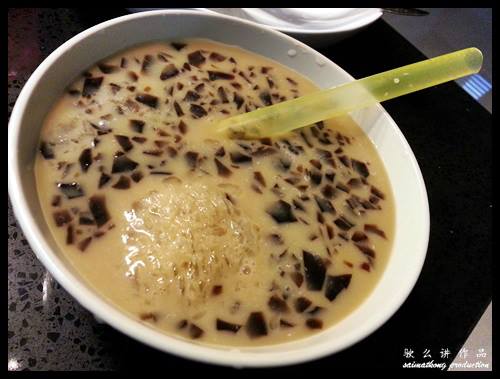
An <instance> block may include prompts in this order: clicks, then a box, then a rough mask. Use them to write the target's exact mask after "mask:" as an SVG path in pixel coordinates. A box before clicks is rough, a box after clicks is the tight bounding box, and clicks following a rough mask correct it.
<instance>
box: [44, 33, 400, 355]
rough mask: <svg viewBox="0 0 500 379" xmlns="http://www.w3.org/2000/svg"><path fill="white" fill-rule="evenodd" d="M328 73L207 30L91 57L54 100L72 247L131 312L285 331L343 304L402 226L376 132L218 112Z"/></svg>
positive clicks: (270, 339)
mask: <svg viewBox="0 0 500 379" xmlns="http://www.w3.org/2000/svg"><path fill="white" fill-rule="evenodd" d="M316 89H317V88H316V87H315V85H313V84H312V83H311V82H310V81H309V80H308V79H306V78H304V77H302V76H301V75H299V74H298V73H296V72H294V71H292V70H291V69H288V68H286V67H284V66H282V65H280V64H278V63H277V62H275V61H272V60H270V59H267V58H264V57H262V56H259V55H257V54H254V53H251V52H248V51H245V50H242V49H240V48H237V47H233V46H227V45H222V44H219V43H215V42H211V41H207V40H194V39H193V40H186V41H180V42H179V41H175V42H162V43H160V42H158V43H150V44H146V45H141V46H137V47H133V48H130V49H129V50H126V51H123V52H120V53H118V54H116V55H114V56H112V57H110V58H108V59H105V60H103V61H101V62H98V63H97V64H96V65H95V66H93V67H91V68H89V69H88V70H87V71H86V72H84V73H83V74H82V75H81V77H79V78H77V79H76V80H75V81H74V82H73V83H72V84H71V85H70V86H69V87H68V89H67V91H66V92H65V93H64V94H63V95H62V96H61V98H60V99H59V100H58V101H57V103H56V104H55V105H54V107H53V109H52V110H51V112H50V113H49V114H48V116H47V117H46V119H45V121H44V125H43V128H42V132H41V136H40V145H39V152H38V153H37V158H36V163H35V174H36V180H37V189H38V194H39V199H40V203H41V206H42V209H43V212H44V215H45V218H46V221H47V223H48V226H49V228H50V230H51V232H52V234H53V237H54V238H55V240H56V241H57V243H58V245H59V246H60V249H61V251H62V253H63V254H64V257H65V259H67V260H68V261H69V262H70V263H71V264H72V265H73V266H74V268H75V269H76V270H77V271H78V272H79V273H80V274H81V276H82V277H83V278H84V279H85V280H86V281H87V282H88V284H89V285H90V286H92V287H93V288H95V290H96V291H97V292H98V293H100V294H101V295H102V296H103V297H104V298H105V299H106V300H108V301H110V302H111V303H113V304H114V305H116V306H117V307H119V308H120V309H122V310H124V311H125V312H127V313H128V314H130V316H131V317H134V318H136V319H138V320H140V322H142V323H144V324H147V325H149V326H151V327H153V328H157V329H159V330H162V331H163V332H165V333H167V334H169V335H174V336H177V337H179V338H186V339H189V340H192V341H195V342H197V343H206V344H217V345H235V346H244V345H265V344H274V343H279V342H286V341H289V340H294V339H298V338H303V337H307V336H309V335H312V334H315V333H318V332H320V331H321V330H324V329H326V328H328V327H330V326H332V325H334V324H335V323H337V322H338V321H340V320H341V319H342V318H344V317H345V316H346V315H348V314H349V313H350V312H352V311H353V310H354V309H355V308H356V307H357V306H359V304H360V303H362V301H363V300H364V299H365V298H366V297H367V295H368V294H369V293H370V292H371V291H372V290H373V288H374V286H375V285H376V283H377V281H378V280H379V278H380V276H381V274H382V273H383V271H384V268H385V265H386V262H387V260H388V258H389V254H390V249H391V245H392V240H393V237H394V218H395V215H394V201H393V198H392V193H391V189H390V186H389V182H388V178H387V175H386V172H385V170H384V167H383V164H382V162H381V159H380V157H379V156H378V155H377V152H376V150H375V147H374V146H373V145H372V143H371V142H370V140H369V139H368V137H367V136H366V135H365V134H364V132H363V131H362V130H361V129H360V128H359V127H358V126H357V125H356V124H355V123H354V122H353V121H352V120H351V119H350V118H349V117H347V116H346V117H343V118H338V119H335V120H329V121H325V122H320V123H317V124H315V125H311V126H309V127H306V128H302V129H300V130H296V131H294V132H291V133H289V134H287V135H284V136H281V137H279V138H277V137H274V138H262V139H258V140H257V139H249V140H243V139H237V138H228V137H226V136H223V135H219V134H216V133H215V132H214V127H213V126H214V125H215V123H216V122H217V120H221V119H223V118H227V117H229V116H231V115H235V114H239V113H243V112H249V111H252V110H254V109H257V108H259V107H264V106H268V105H271V104H275V103H277V102H281V101H284V100H287V99H292V98H295V97H298V96H301V95H303V94H306V93H308V92H311V91H314V90H316Z"/></svg>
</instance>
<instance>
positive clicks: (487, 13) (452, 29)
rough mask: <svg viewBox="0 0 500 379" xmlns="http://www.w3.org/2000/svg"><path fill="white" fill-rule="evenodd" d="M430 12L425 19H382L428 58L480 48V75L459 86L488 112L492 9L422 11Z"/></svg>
mask: <svg viewBox="0 0 500 379" xmlns="http://www.w3.org/2000/svg"><path fill="white" fill-rule="evenodd" d="M419 9H422V10H425V11H427V12H429V14H428V15H427V16H423V17H403V16H398V15H393V14H388V13H386V14H384V15H383V16H382V19H383V20H384V21H386V22H387V23H389V25H391V26H392V27H393V28H394V29H396V30H397V31H398V32H399V33H400V34H402V35H403V37H405V38H406V39H407V40H408V41H410V42H411V43H412V44H413V45H414V46H415V47H416V48H418V49H419V50H420V51H421V52H423V53H424V54H425V55H427V56H428V57H432V56H435V55H440V54H445V53H447V52H450V51H453V50H459V49H463V48H465V47H471V46H474V47H477V48H478V49H479V50H481V51H482V52H483V54H484V63H483V68H482V70H481V72H480V74H478V75H473V76H472V77H470V78H464V79H460V80H458V83H459V84H460V86H461V87H462V88H463V89H464V90H465V91H467V92H468V93H469V94H470V95H471V96H472V97H474V98H475V99H477V101H478V102H479V103H481V104H482V105H483V106H484V107H485V108H486V109H488V111H490V112H491V111H492V109H491V92H492V85H491V83H492V65H491V62H492V42H491V37H492V21H491V20H492V9H491V8H419Z"/></svg>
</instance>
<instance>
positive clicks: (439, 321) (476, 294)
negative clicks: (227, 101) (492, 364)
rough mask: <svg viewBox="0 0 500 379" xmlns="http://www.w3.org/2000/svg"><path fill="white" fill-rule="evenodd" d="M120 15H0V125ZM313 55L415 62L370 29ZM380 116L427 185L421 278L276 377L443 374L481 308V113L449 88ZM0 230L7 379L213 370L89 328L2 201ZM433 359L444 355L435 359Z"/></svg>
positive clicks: (484, 227) (484, 163)
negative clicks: (80, 40) (4, 252)
mask: <svg viewBox="0 0 500 379" xmlns="http://www.w3.org/2000/svg"><path fill="white" fill-rule="evenodd" d="M126 13H127V12H126V10H125V9H117V10H115V11H109V10H107V11H104V13H103V12H98V13H96V12H90V11H88V10H79V9H43V10H40V9H38V10H37V9H23V10H21V9H12V10H9V14H8V47H9V52H8V55H9V67H8V70H9V72H8V101H9V116H10V112H11V110H12V107H13V105H14V103H15V100H16V98H17V96H18V94H19V91H20V89H21V88H22V87H23V85H24V83H25V82H26V80H27V79H28V78H29V76H30V75H31V73H32V72H33V70H34V69H35V68H36V67H37V65H38V64H39V63H40V62H41V61H42V60H43V59H44V58H45V57H46V56H47V55H48V54H50V53H51V52H52V51H53V50H54V49H55V48H57V47H58V46H59V45H61V44H62V43H63V42H64V41H66V40H68V39H69V38H71V37H72V36H73V35H75V34H77V33H78V32H80V31H82V30H84V29H87V28H88V27H90V26H92V25H95V24H97V23H99V22H101V21H104V20H106V19H110V18H113V17H116V16H119V15H122V14H126ZM320 52H321V53H323V54H325V55H326V56H327V57H329V58H330V59H331V60H333V61H334V62H336V63H337V64H339V65H340V66H341V67H343V68H344V69H345V70H347V71H348V72H349V73H351V74H352V75H353V76H354V77H357V78H360V77H364V76H367V75H370V74H374V73H377V72H381V71H384V70H387V69H390V68H394V67H397V66H401V65H404V64H408V63H413V62H416V61H418V60H422V59H425V56H424V55H423V54H422V53H420V52H419V51H418V50H417V49H416V48H415V47H414V46H412V45H411V44H410V43H409V42H408V41H406V40H405V39H404V38H403V37H402V36H401V35H399V34H398V33H397V32H396V31H395V30H393V29H392V28H391V27H390V26H388V25H387V24H386V23H385V22H383V21H382V20H379V21H377V22H375V23H374V24H372V25H371V26H369V27H368V28H366V29H365V30H364V31H362V32H360V33H358V34H356V35H355V36H353V37H351V38H350V39H348V40H345V41H343V42H341V43H338V44H335V45H332V46H330V47H327V48H323V49H320ZM384 106H385V108H386V109H387V111H388V112H389V113H390V114H391V116H392V117H393V118H394V120H395V121H396V123H397V124H398V125H399V127H400V129H401V130H402V132H403V133H404V135H405V137H406V139H407V140H408V142H409V144H410V146H411V147H412V149H413V151H414V153H415V156H416V158H417V160H418V162H419V165H420V168H421V170H422V173H423V177H424V179H425V183H426V186H427V191H428V196H429V205H430V212H431V234H430V241H429V249H428V253H427V259H426V261H425V265H424V268H423V271H422V274H421V276H420V278H419V280H418V282H417V284H416V286H415V288H414V290H413V292H412V293H411V295H410V297H409V298H408V299H407V301H406V302H405V303H404V305H403V306H402V307H401V308H400V309H399V311H398V312H397V313H396V314H395V315H394V316H393V317H392V318H391V319H390V320H389V321H388V322H387V323H386V324H385V325H384V326H382V327H381V328H380V329H378V330H377V331H376V332H375V333H373V334H372V335H371V336H369V337H368V338H366V339H365V340H363V341H362V342H360V343H358V344H356V345H355V346H353V347H351V348H349V349H347V350H345V351H343V352H340V353H338V354H336V355H334V356H331V357H327V358H324V359H321V360H318V361H315V362H311V363H307V364H304V365H300V366H297V367H287V368H279V369H276V370H277V371H288V370H297V369H300V370H302V369H304V370H308V369H311V368H313V369H316V368H328V369H332V368H356V367H364V368H368V369H370V368H401V367H402V364H403V363H405V362H406V361H407V360H406V358H405V357H404V356H403V353H404V349H410V350H413V351H414V357H415V358H416V359H415V360H416V361H419V358H421V357H422V353H423V351H424V349H429V351H430V352H431V354H432V358H433V359H434V360H435V362H446V363H450V362H451V361H452V360H453V358H454V356H455V355H456V354H457V353H458V351H459V349H460V348H461V347H462V345H463V343H464V342H465V340H466V338H467V336H468V335H469V333H470V332H471V330H472V328H473V327H474V326H475V324H476V322H477V321H478V320H479V318H480V317H481V315H482V313H483V311H484V310H485V309H486V307H487V305H488V304H489V302H490V301H491V284H492V281H491V278H492V277H491V268H490V267H491V265H490V262H491V251H492V249H491V246H492V245H491V241H492V239H491V230H492V228H491V226H492V181H491V177H492V175H491V174H492V146H491V144H492V123H491V115H490V113H489V112H487V111H486V110H485V109H484V108H482V107H481V105H479V104H478V103H476V102H475V101H474V100H473V99H472V98H471V97H470V96H469V95H467V94H466V93H465V92H464V91H463V90H462V89H461V88H460V87H459V86H457V85H456V84H455V83H449V84H445V85H441V86H439V87H435V88H432V89H428V90H426V91H423V92H419V93H415V94H412V95H408V96H405V97H403V98H399V99H395V100H392V101H390V102H388V103H386V104H384ZM8 229H9V230H8V302H9V304H8V350H9V351H8V359H9V362H8V364H9V369H10V370H133V369H141V370H143V369H144V368H155V367H159V368H165V367H172V366H171V365H175V367H176V368H184V367H185V368H195V367H201V368H203V369H207V370H220V369H221V368H219V367H216V366H209V365H203V364H198V363H195V362H191V361H187V360H184V359H181V358H177V357H174V356H171V355H168V354H164V353H161V352H158V351H155V350H153V349H151V348H149V347H146V346H144V345H142V344H140V343H138V342H136V341H135V340H132V339H130V338H128V337H126V336H124V335H122V334H121V333H119V332H117V331H115V330H114V329H112V328H111V327H109V326H107V325H102V324H99V323H98V322H97V321H96V320H95V319H94V318H93V316H92V314H91V313H89V312H88V311H86V310H85V309H83V308H82V307H81V306H80V305H79V304H78V303H77V302H76V301H75V300H74V299H73V298H72V297H71V296H70V295H68V294H67V293H66V291H65V290H64V289H63V288H62V287H61V286H59V285H58V284H57V283H56V282H55V281H54V280H53V279H52V277H51V276H50V274H49V273H48V272H47V271H46V270H45V269H44V268H43V266H42V265H41V264H40V263H39V262H38V260H37V259H36V258H35V255H34V253H33V252H32V251H31V249H30V247H29V245H28V243H27V241H26V239H25V238H24V236H23V233H22V231H21V229H20V228H19V226H18V224H17V222H16V219H15V217H14V216H13V214H12V209H11V205H10V202H9V204H8ZM441 349H448V350H449V351H450V355H449V356H448V357H447V358H444V359H442V358H441V357H440V351H441ZM420 361H422V359H420ZM423 361H426V360H425V359H424V360H423Z"/></svg>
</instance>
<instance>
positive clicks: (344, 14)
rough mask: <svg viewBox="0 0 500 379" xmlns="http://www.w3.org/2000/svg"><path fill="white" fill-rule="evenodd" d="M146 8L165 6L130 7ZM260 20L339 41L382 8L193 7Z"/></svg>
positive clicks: (308, 37)
mask: <svg viewBox="0 0 500 379" xmlns="http://www.w3.org/2000/svg"><path fill="white" fill-rule="evenodd" d="M127 9H128V10H129V11H130V12H143V11H148V10H156V9H165V8H127ZM191 9H195V10H199V11H202V12H214V13H219V14H225V15H228V16H232V17H238V18H241V19H243V20H248V21H253V22H257V23H259V24H261V25H265V26H268V27H270V28H272V29H275V30H279V31H281V32H283V33H286V34H288V35H290V36H293V37H295V38H297V39H299V40H301V41H302V42H304V43H307V44H309V45H312V46H322V45H326V44H331V43H335V42H338V41H340V40H342V39H344V38H346V37H348V36H350V35H352V34H353V33H354V32H356V31H359V30H361V29H362V28H364V27H366V26H368V25H370V24H371V23H372V22H374V21H376V20H378V19H379V18H380V17H381V16H382V10H381V9H380V8H191Z"/></svg>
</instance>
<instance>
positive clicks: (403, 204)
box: [8, 10, 429, 367]
mask: <svg viewBox="0 0 500 379" xmlns="http://www.w3.org/2000/svg"><path fill="white" fill-rule="evenodd" d="M192 37H193V38H194V37H198V38H199V37H203V38H208V39H212V40H215V41H219V42H222V43H226V44H232V45H238V46H240V47H242V48H244V49H247V50H249V51H253V52H255V53H257V54H261V55H263V56H266V57H269V58H271V59H274V60H276V61H278V62H280V63H282V64H284V65H286V66H288V67H290V68H292V69H294V70H296V71H297V72H299V73H301V74H303V75H305V76H306V77H308V78H310V79H311V80H312V81H313V82H315V83H316V84H317V85H319V86H320V87H323V88H326V87H331V86H334V85H338V84H341V83H344V82H347V81H351V80H353V78H352V77H351V76H350V75H349V74H348V73H346V72H345V71H344V70H342V69H341V68H340V67H338V66H337V65H336V64H334V63H333V62H331V61H330V60H328V58H326V57H324V56H322V55H320V54H319V53H317V52H316V51H314V50H313V49H311V48H309V47H308V46H306V45H304V44H302V43H300V42H298V41H296V40H294V39H293V38H291V37H288V36H286V35H284V34H282V33H280V32H277V31H274V30H271V29H268V28H266V27H263V26H261V25H258V24H255V23H252V22H248V21H244V20H241V19H237V18H233V17H227V16H222V15H216V14H205V13H201V12H196V11H179V10H162V11H152V12H144V13H137V14H131V15H127V16H123V17H119V18H116V19H112V20H109V21H106V22H104V23H101V24H99V25H96V26H94V27H92V28H90V29H88V30H85V31H84V32H82V33H80V34H78V35H76V36H75V37H73V38H72V39H70V40H69V41H67V42H65V43H64V44H63V45H61V46H60V47H59V48H58V49H56V50H55V51H54V52H53V53H52V54H50V55H49V56H48V57H47V58H46V59H45V60H44V61H43V62H42V63H41V64H40V66H39V67H38V68H37V69H36V70H35V72H34V73H33V74H32V76H31V77H30V79H29V80H28V81H27V83H26V84H25V86H24V88H23V89H22V91H21V93H20V95H19V97H18V99H17V102H16V105H15V107H14V109H13V111H12V115H11V118H10V122H9V127H8V147H9V148H8V175H9V176H8V178H9V180H8V185H9V195H10V199H11V201H12V205H13V209H14V213H15V215H16V217H17V219H18V221H19V224H20V226H21V228H22V229H23V231H24V234H25V236H26V238H27V240H28V241H29V243H30V245H31V247H32V249H33V251H34V252H35V254H36V256H37V257H38V259H39V260H40V261H41V262H42V264H43V265H44V266H45V267H46V268H47V270H49V271H50V273H51V274H52V275H53V277H54V278H55V280H57V282H59V283H60V284H61V285H62V286H63V287H64V288H65V289H66V290H67V291H68V292H69V293H70V294H71V295H72V296H73V297H74V298H75V299H76V300H77V301H78V302H79V303H81V304H82V305H83V306H84V307H85V308H87V309H88V310H89V311H91V312H92V313H94V314H95V315H96V316H97V317H98V318H100V319H102V320H104V321H105V322H106V323H108V324H109V325H111V326H112V327H114V328H116V329H117V330H119V331H121V332H123V333H125V334H127V335H128V336H130V337H132V338H135V339H136V340H139V341H141V342H143V343H145V344H147V345H150V346H153V347H155V348H157V349H160V350H163V351H165V352H168V353H172V354H175V355H179V356H182V357H185V358H190V359H193V360H198V361H203V362H207V363H214V364H222V365H230V366H234V367H244V366H260V367H264V366H280V365H286V364H295V363H300V362H304V361H309V360H313V359H317V358H320V357H324V356H327V355H329V354H333V353H335V352H337V351H339V350H342V349H345V348H346V347H348V346H350V345H352V344H354V343H356V342H358V341H360V340H362V339H363V338H365V337H366V336H368V335H369V334H370V333H372V332H373V331H374V330H376V329H377V328H379V327H380V326H381V325H382V324H383V323H384V322H386V321H387V320H388V319H389V318H390V317H391V316H392V315H393V314H394V313H395V312H396V311H397V309H398V308H399V307H400V306H401V304H402V303H403V302H404V301H405V299H406V298H407V297H408V295H409V294H410V291H411V290H412V288H413V286H414V284H415V282H416V280H417V278H418V276H419V274H420V271H421V268H422V265H423V262H424V259H425V255H426V250H427V243H428V236H429V209H428V202H427V194H426V190H425V185H424V181H423V179H422V175H421V173H420V169H419V167H418V164H417V162H416V160H415V157H414V155H413V153H412V151H411V149H410V147H409V146H408V143H407V142H406V140H405V138H404V137H403V135H402V133H401V131H400V130H399V129H398V127H397V125H396V124H395V122H394V121H393V120H392V118H391V117H390V116H389V115H388V114H387V113H386V112H385V110H384V109H383V108H382V106H380V105H378V106H375V107H371V108H368V109H365V110H362V111H358V112H356V113H354V114H353V117H354V119H355V120H356V121H357V122H358V123H359V125H360V126H361V127H362V128H363V129H364V131H365V132H366V133H367V134H368V136H369V138H370V139H371V140H372V141H373V143H374V144H375V145H376V147H377V150H378V152H379V154H380V156H381V158H382V160H383V162H384V164H385V167H386V170H387V174H388V176H389V180H390V183H391V186H392V189H393V193H394V199H395V208H396V228H395V240H394V244H393V249H392V252H391V257H390V259H389V262H388V264H387V267H386V269H385V272H384V273H383V275H382V277H381V279H380V281H379V283H378V284H377V285H376V287H375V289H374V290H373V292H372V293H371V294H370V295H369V297H368V298H367V299H366V300H365V301H364V302H363V303H362V304H361V305H360V306H359V307H358V308H357V309H356V310H355V311H354V312H352V313H351V314H350V315H349V316H347V317H346V318H345V319H343V320H342V321H341V322H339V323H338V324H336V325H334V326H332V327H330V328H328V329H325V330H324V331H322V332H319V333H317V334H314V335H312V336H310V337H307V338H304V339H300V340H296V341H293V342H288V343H284V344H279V345H271V346H262V347H241V348H233V347H223V346H217V347H213V346H207V345H200V344H195V343H191V342H189V341H186V340H183V339H180V338H176V337H173V336H168V335H166V334H163V333H161V332H158V331H156V330H154V329H152V328H150V327H148V326H146V325H143V324H141V323H140V322H138V321H136V320H135V319H133V318H132V317H131V316H129V315H128V314H126V313H123V312H122V311H120V310H119V309H117V308H116V307H115V306H113V304H111V303H109V302H108V301H106V300H105V299H104V298H102V297H101V296H100V295H99V294H98V293H97V292H96V291H95V290H94V289H92V287H90V286H89V285H88V284H86V282H85V281H84V280H83V279H82V278H81V277H80V275H79V274H78V273H77V272H76V271H75V270H74V268H73V267H72V266H71V265H70V264H69V263H68V262H67V260H66V259H65V258H64V255H63V254H62V252H61V251H60V249H59V248H58V246H57V244H56V242H55V240H54V239H53V237H52V235H51V233H50V231H49V229H48V226H47V225H46V222H45V220H44V217H43V214H42V212H41V208H40V204H39V201H38V196H37V193H36V186H35V177H34V173H33V163H34V159H35V155H36V153H37V151H38V148H37V147H38V137H39V132H40V128H41V126H42V120H43V119H44V117H45V115H46V114H47V112H48V111H49V109H50V108H51V107H52V105H53V104H54V102H55V101H56V100H57V99H58V97H59V96H61V94H62V93H63V91H64V89H65V87H66V86H67V85H68V84H69V83H71V82H72V81H73V80H74V78H75V77H77V76H78V75H79V74H81V72H82V71H84V70H85V69H86V68H88V67H89V66H91V65H92V64H94V63H95V62H97V61H99V60H101V59H103V58H104V57H106V56H108V55H111V54H114V53H116V52H118V51H119V50H122V49H125V48H127V47H130V46H132V45H135V44H137V43H142V42H149V41H152V40H179V39H184V38H192ZM290 49H294V50H296V51H297V52H298V53H297V54H296V55H295V56H293V57H291V56H290V55H289V54H287V53H288V51H289V50H290Z"/></svg>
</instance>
